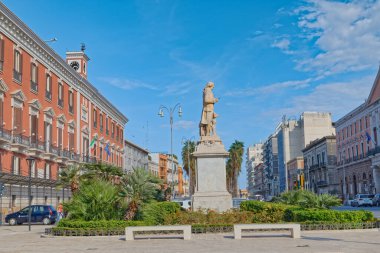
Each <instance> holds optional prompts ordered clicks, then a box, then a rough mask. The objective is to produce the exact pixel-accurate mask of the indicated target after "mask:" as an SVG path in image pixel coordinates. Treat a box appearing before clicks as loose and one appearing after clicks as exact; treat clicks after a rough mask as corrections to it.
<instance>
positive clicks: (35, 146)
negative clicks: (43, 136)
mask: <svg viewBox="0 0 380 253" xmlns="http://www.w3.org/2000/svg"><path fill="white" fill-rule="evenodd" d="M30 148H33V149H38V150H41V151H44V150H45V143H44V142H42V141H36V140H32V139H31V140H30Z"/></svg>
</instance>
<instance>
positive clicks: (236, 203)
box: [232, 198, 247, 208]
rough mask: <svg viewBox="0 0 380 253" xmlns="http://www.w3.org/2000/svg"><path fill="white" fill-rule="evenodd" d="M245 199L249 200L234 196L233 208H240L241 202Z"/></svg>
mask: <svg viewBox="0 0 380 253" xmlns="http://www.w3.org/2000/svg"><path fill="white" fill-rule="evenodd" d="M243 201H247V199H242V198H232V207H233V208H240V203H241V202H243Z"/></svg>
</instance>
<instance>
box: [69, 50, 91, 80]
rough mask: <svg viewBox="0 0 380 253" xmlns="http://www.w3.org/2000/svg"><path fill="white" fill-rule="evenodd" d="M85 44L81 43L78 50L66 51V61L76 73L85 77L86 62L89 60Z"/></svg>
mask: <svg viewBox="0 0 380 253" xmlns="http://www.w3.org/2000/svg"><path fill="white" fill-rule="evenodd" d="M85 49H86V48H85V45H84V44H83V43H82V46H81V51H79V52H66V62H67V64H69V65H70V66H71V67H72V68H73V69H74V70H75V71H76V72H77V73H79V74H80V75H81V76H83V77H84V78H86V79H87V62H88V61H89V60H90V58H88V56H87V55H86V53H85V52H84V51H85Z"/></svg>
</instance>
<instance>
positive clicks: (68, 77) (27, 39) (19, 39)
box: [0, 2, 128, 127]
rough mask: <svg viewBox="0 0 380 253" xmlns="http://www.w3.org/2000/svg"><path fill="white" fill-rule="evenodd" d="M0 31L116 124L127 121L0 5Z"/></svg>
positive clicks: (123, 124) (91, 86)
mask: <svg viewBox="0 0 380 253" xmlns="http://www.w3.org/2000/svg"><path fill="white" fill-rule="evenodd" d="M0 31H1V32H2V33H4V34H5V35H6V36H7V37H8V38H9V39H11V40H13V41H14V43H16V44H17V46H20V47H21V48H22V49H23V50H25V51H27V52H28V53H29V54H30V55H31V56H32V57H35V58H36V59H37V60H38V61H40V62H41V63H43V64H45V66H46V67H47V68H49V69H51V70H52V71H53V72H55V73H56V74H57V76H59V77H61V78H62V79H63V80H64V81H65V82H66V83H68V84H69V85H71V86H73V87H74V88H75V89H76V90H78V91H79V92H80V93H81V94H82V95H84V96H86V97H87V98H91V101H93V102H95V104H96V105H97V106H98V107H99V108H101V109H102V111H105V112H107V113H108V114H109V115H110V116H111V117H112V118H113V119H114V120H115V121H116V122H117V123H118V124H120V125H121V126H123V127H124V126H125V124H126V123H127V122H128V118H127V117H125V116H124V115H123V114H122V113H121V112H120V111H119V110H118V109H116V107H114V106H113V105H112V104H111V103H110V102H109V101H108V100H107V99H106V98H105V97H104V96H103V95H102V94H100V92H99V91H98V90H97V89H96V88H95V87H94V86H93V85H92V84H91V83H90V82H89V81H87V80H86V79H84V78H83V77H82V76H81V75H80V74H78V73H77V72H75V71H74V70H73V69H72V68H71V67H70V66H69V65H68V64H67V63H66V62H65V61H64V60H63V59H62V58H61V57H60V56H59V55H58V54H57V53H56V52H55V51H54V50H53V49H52V48H50V47H49V46H48V45H47V44H46V43H45V42H44V41H42V40H41V39H40V38H39V37H38V36H37V35H36V34H35V33H34V32H33V31H32V30H31V29H30V28H29V27H28V26H27V25H26V24H25V23H23V22H22V21H21V20H20V19H19V18H18V17H17V16H16V15H15V14H14V13H12V12H11V11H10V10H9V9H8V8H7V7H6V6H5V5H4V4H3V3H1V2H0Z"/></svg>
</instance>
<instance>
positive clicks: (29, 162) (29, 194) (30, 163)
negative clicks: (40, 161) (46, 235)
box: [26, 156, 35, 231]
mask: <svg viewBox="0 0 380 253" xmlns="http://www.w3.org/2000/svg"><path fill="white" fill-rule="evenodd" d="M26 161H27V162H28V165H29V184H28V197H29V210H28V225H29V231H30V222H31V219H32V206H31V205H32V188H31V187H32V166H33V164H34V161H35V159H34V157H31V156H29V157H28V158H26Z"/></svg>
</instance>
